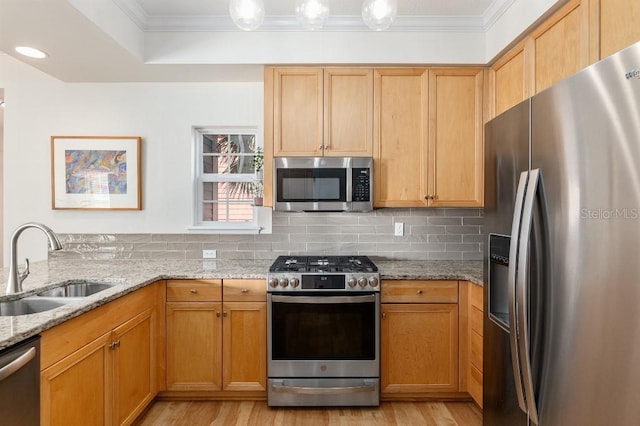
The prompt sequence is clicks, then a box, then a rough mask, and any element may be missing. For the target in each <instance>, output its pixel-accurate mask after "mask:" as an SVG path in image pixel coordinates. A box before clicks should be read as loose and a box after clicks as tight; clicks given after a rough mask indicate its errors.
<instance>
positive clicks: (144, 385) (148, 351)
mask: <svg viewBox="0 0 640 426" xmlns="http://www.w3.org/2000/svg"><path fill="white" fill-rule="evenodd" d="M154 321H155V310H154V309H147V310H146V311H144V312H142V313H140V314H138V315H136V316H135V317H133V318H132V319H130V320H129V321H127V322H125V323H124V324H122V325H121V326H119V327H118V328H116V329H115V330H114V331H113V334H112V343H111V344H112V345H113V347H112V350H113V351H114V355H115V356H114V357H113V372H114V374H113V381H114V386H113V389H114V398H113V403H114V410H113V414H114V419H115V422H116V424H119V425H122V424H131V423H133V421H134V420H135V419H136V417H137V416H138V415H139V414H140V413H141V412H142V411H143V410H144V409H145V407H146V406H147V404H149V403H150V402H151V401H152V400H153V398H154V396H155V393H156V390H155V377H154V372H155V368H153V366H154V365H155V334H156V331H155V327H154Z"/></svg>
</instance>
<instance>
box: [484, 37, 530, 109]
mask: <svg viewBox="0 0 640 426" xmlns="http://www.w3.org/2000/svg"><path fill="white" fill-rule="evenodd" d="M526 58H527V55H526V52H525V43H519V44H518V45H517V46H515V47H514V48H513V49H511V50H510V51H509V52H508V53H507V54H505V55H504V56H503V57H502V58H500V59H499V60H498V61H496V63H495V64H493V65H492V66H491V74H492V76H493V84H494V93H493V105H492V106H491V113H490V116H491V118H493V117H495V116H497V115H500V114H501V113H503V112H504V111H506V110H508V109H509V108H511V107H512V106H514V105H516V104H518V103H520V102H522V101H524V100H525V99H526V98H528V97H529V96H530V94H531V89H530V87H529V81H528V73H527V72H526V70H527V67H526V62H527V61H526Z"/></svg>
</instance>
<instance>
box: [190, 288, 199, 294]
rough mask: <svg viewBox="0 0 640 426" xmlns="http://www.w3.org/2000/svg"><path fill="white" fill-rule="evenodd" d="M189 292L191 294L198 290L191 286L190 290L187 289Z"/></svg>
mask: <svg viewBox="0 0 640 426" xmlns="http://www.w3.org/2000/svg"><path fill="white" fill-rule="evenodd" d="M189 293H191V294H197V293H198V290H196V289H195V288H192V289H190V290H189Z"/></svg>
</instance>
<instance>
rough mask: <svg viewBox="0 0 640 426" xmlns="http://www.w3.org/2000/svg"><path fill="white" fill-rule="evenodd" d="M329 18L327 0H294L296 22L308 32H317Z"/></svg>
mask: <svg viewBox="0 0 640 426" xmlns="http://www.w3.org/2000/svg"><path fill="white" fill-rule="evenodd" d="M328 16H329V0H296V17H297V18H298V22H300V25H302V26H303V27H304V28H306V29H308V30H319V29H320V28H322V26H323V25H324V21H325V20H326V19H327V17H328Z"/></svg>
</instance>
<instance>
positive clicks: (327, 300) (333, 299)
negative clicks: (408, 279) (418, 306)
mask: <svg viewBox="0 0 640 426" xmlns="http://www.w3.org/2000/svg"><path fill="white" fill-rule="evenodd" d="M271 301H272V302H282V303H307V304H333V303H370V302H375V301H376V296H375V295H373V294H367V295H364V296H280V295H274V296H271Z"/></svg>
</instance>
